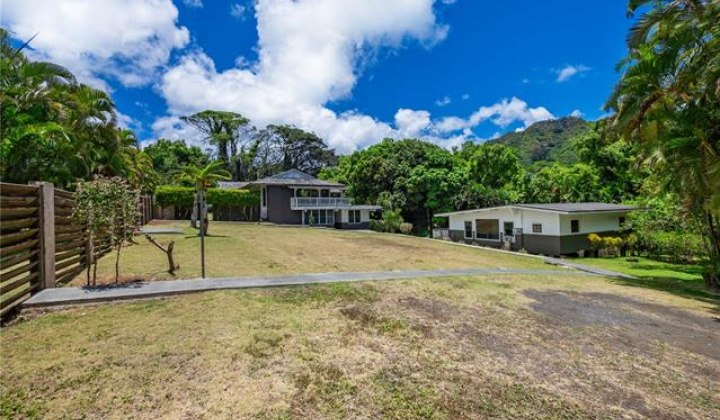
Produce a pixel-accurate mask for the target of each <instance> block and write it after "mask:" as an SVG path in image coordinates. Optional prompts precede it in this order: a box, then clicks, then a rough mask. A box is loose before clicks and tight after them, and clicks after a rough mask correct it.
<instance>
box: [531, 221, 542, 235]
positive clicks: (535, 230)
mask: <svg viewBox="0 0 720 420" xmlns="http://www.w3.org/2000/svg"><path fill="white" fill-rule="evenodd" d="M532 227H533V233H542V223H533V226H532Z"/></svg>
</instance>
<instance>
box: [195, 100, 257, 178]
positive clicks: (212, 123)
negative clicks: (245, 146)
mask: <svg viewBox="0 0 720 420" xmlns="http://www.w3.org/2000/svg"><path fill="white" fill-rule="evenodd" d="M181 119H182V120H183V121H185V122H186V123H188V124H189V125H191V126H193V127H195V128H196V129H198V130H200V131H201V132H202V133H204V134H205V136H206V137H205V141H207V142H209V143H210V144H212V145H214V146H216V147H217V151H218V159H220V160H221V161H222V162H223V163H224V164H225V168H226V169H230V171H232V177H233V179H235V180H237V179H238V176H237V175H238V174H237V168H236V167H235V165H232V164H231V157H234V156H235V155H236V154H237V153H238V150H237V146H238V139H239V133H238V130H240V128H241V127H244V126H247V125H248V123H249V122H250V120H248V119H247V118H245V117H243V116H242V115H240V114H238V113H236V112H228V111H213V110H205V111H202V112H198V113H195V114H192V115H188V116H185V117H181Z"/></svg>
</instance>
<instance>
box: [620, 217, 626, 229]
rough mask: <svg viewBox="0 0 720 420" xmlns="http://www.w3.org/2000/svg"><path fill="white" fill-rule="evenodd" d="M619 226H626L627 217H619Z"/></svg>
mask: <svg viewBox="0 0 720 420" xmlns="http://www.w3.org/2000/svg"><path fill="white" fill-rule="evenodd" d="M618 226H620V227H623V226H625V218H624V217H618Z"/></svg>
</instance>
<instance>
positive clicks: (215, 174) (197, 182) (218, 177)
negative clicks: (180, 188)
mask: <svg viewBox="0 0 720 420" xmlns="http://www.w3.org/2000/svg"><path fill="white" fill-rule="evenodd" d="M222 167H223V162H222V161H219V160H216V161H214V162H210V163H209V164H208V165H207V166H205V167H204V168H198V167H197V166H185V167H184V168H183V170H182V173H181V174H180V179H182V180H184V181H188V182H191V183H192V184H193V185H194V186H195V195H194V200H193V213H192V218H191V222H190V223H191V226H192V227H194V228H196V227H197V209H198V208H200V217H201V218H202V220H203V222H204V223H203V226H204V231H203V232H200V234H201V235H207V229H208V219H207V206H206V203H205V192H206V191H207V189H208V188H211V187H212V186H214V185H215V184H216V183H217V182H218V181H223V180H228V179H231V175H230V172H228V171H227V170H225V169H223V168H222Z"/></svg>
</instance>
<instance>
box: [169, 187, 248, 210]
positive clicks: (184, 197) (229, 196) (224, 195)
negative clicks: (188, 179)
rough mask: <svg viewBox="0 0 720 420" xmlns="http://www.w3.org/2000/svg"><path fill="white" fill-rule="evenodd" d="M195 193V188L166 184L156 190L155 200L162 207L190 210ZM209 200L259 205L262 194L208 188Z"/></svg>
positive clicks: (234, 204)
mask: <svg viewBox="0 0 720 420" xmlns="http://www.w3.org/2000/svg"><path fill="white" fill-rule="evenodd" d="M194 194H195V189H194V188H190V187H176V186H171V185H165V186H161V187H158V188H157V189H156V190H155V202H156V203H157V204H158V205H159V206H160V207H170V206H174V207H176V208H178V209H181V210H190V209H192V207H193V200H194V197H193V195H194ZM207 201H208V203H209V204H211V205H214V206H233V207H244V206H257V205H259V204H260V196H259V195H258V193H257V192H254V191H247V190H224V189H219V188H210V189H208V190H207Z"/></svg>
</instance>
